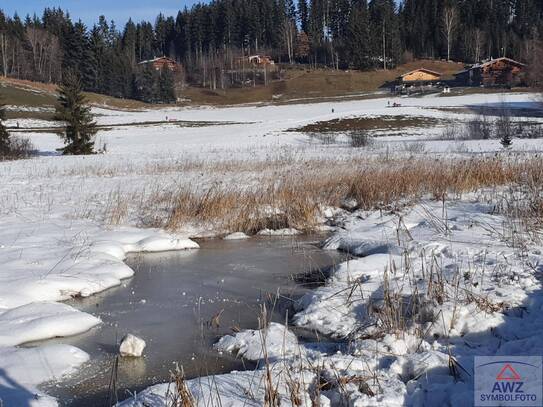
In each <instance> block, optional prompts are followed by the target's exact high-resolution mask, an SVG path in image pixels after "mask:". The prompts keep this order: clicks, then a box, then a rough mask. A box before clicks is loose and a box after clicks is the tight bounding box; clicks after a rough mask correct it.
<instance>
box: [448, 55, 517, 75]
mask: <svg viewBox="0 0 543 407" xmlns="http://www.w3.org/2000/svg"><path fill="white" fill-rule="evenodd" d="M499 61H507V62H509V63H511V64H513V65H518V66H526V64H523V63H522V62H518V61H515V60H514V59H511V58H507V57H501V58H493V59H491V60H489V61H485V62H481V63H478V64H473V65H472V66H471V67H470V68H467V69H464V70H463V71H460V72H457V73H455V74H454V76H458V75H462V74H463V73H467V72H469V71H471V70H473V69H478V68H484V67H486V66H490V65H492V64H495V63H496V62H499Z"/></svg>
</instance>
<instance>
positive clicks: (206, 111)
mask: <svg viewBox="0 0 543 407" xmlns="http://www.w3.org/2000/svg"><path fill="white" fill-rule="evenodd" d="M387 101H388V99H373V100H363V101H347V102H333V103H332V102H329V103H316V104H301V105H284V106H261V107H255V106H241V107H230V108H186V109H162V110H150V111H142V112H116V111H111V110H105V109H95V110H96V113H97V114H98V116H97V121H98V123H99V124H103V125H111V126H112V127H111V128H110V129H107V130H105V131H101V132H100V133H99V134H98V136H97V146H98V147H102V146H106V151H107V153H106V154H100V155H95V156H90V157H89V156H87V157H62V156H58V155H57V154H56V149H57V148H58V147H61V143H60V140H59V138H58V137H57V136H55V135H54V134H47V133H28V134H27V135H28V136H29V137H30V138H31V140H32V142H33V143H34V145H35V146H36V147H37V149H38V150H39V155H40V156H39V157H36V158H33V159H30V160H22V161H15V162H0V175H1V177H0V179H1V181H2V182H1V183H0V215H1V218H0V264H1V266H0V281H1V283H0V399H1V400H3V402H4V405H5V406H11V405H14V406H19V405H29V406H30V405H31V406H48V405H56V401H55V400H53V399H52V398H50V397H48V396H46V395H44V394H41V392H40V391H39V390H38V389H37V386H38V385H39V384H40V383H42V382H44V381H48V380H54V379H59V378H61V376H62V375H64V374H69V373H70V372H72V371H73V370H74V369H77V367H78V366H80V365H81V364H82V363H84V362H85V361H86V360H87V358H88V356H87V355H86V354H85V352H83V351H81V350H79V349H76V348H73V347H70V346H64V345H55V346H47V347H45V346H44V347H39V348H21V347H17V346H18V345H21V344H23V343H26V342H29V341H36V340H41V339H47V338H52V337H62V336H67V335H73V334H77V333H81V332H84V331H86V330H88V329H90V328H91V327H92V326H95V325H96V324H99V323H100V321H99V320H98V319H97V318H95V317H93V316H92V315H88V314H85V313H82V312H79V311H77V310H74V309H72V308H71V307H69V306H67V305H64V304H62V303H59V302H58V301H62V300H65V299H68V298H70V297H73V296H89V295H92V294H93V293H97V292H99V291H102V290H105V289H107V288H110V287H113V286H115V285H118V284H120V280H121V279H123V278H127V277H130V276H131V275H132V274H133V271H132V270H131V269H130V268H129V267H128V266H126V265H125V264H124V263H123V259H124V257H125V255H126V253H128V252H134V251H163V250H180V249H197V247H198V245H197V244H196V243H195V242H194V241H192V240H190V238H191V237H197V236H201V235H203V234H210V233H211V234H212V233H213V231H212V230H203V229H201V228H199V227H198V225H187V227H186V228H184V229H182V230H179V231H176V232H175V233H173V232H166V231H163V230H158V229H152V228H145V229H143V228H141V222H140V219H138V217H137V216H136V215H135V214H134V213H135V212H134V211H135V210H133V209H130V208H126V209H125V211H126V212H128V215H127V216H124V217H122V221H121V222H120V224H112V223H118V222H112V220H111V219H108V218H107V217H105V216H102V215H103V213H110V212H111V211H108V209H110V208H108V206H111V205H112V202H115V198H114V197H116V196H121V195H123V196H128V195H130V194H133V196H135V197H140V196H142V194H145V193H147V192H149V191H157V190H165V189H168V188H174V187H176V186H179V185H201V184H213V183H216V182H232V183H236V184H241V185H243V184H244V183H251V182H254V181H255V180H258V174H257V173H256V172H257V171H258V170H254V171H251V170H250V168H251V166H250V165H247V163H249V164H250V163H255V168H258V165H257V164H258V163H261V162H266V161H268V160H277V159H278V158H279V160H278V162H281V159H282V158H284V157H288V158H289V160H292V161H297V162H301V163H303V162H304V160H309V159H314V160H318V159H323V160H328V162H329V161H330V160H332V161H333V160H336V159H337V160H339V159H344V158H349V159H352V158H364V157H369V156H378V155H382V154H398V155H405V156H406V158H407V157H409V156H413V155H415V156H426V155H429V154H430V155H431V156H432V157H437V156H449V155H462V156H464V155H467V156H474V155H477V154H494V153H495V152H497V151H499V150H500V149H501V146H500V145H499V143H498V141H496V140H483V141H479V140H470V141H464V142H462V143H458V142H452V141H438V140H435V138H436V136H438V135H439V134H441V132H442V131H443V128H442V127H443V126H437V127H435V128H427V129H420V128H419V129H405V134H404V135H403V136H402V137H400V136H397V135H394V136H390V137H387V136H382V137H380V138H379V139H378V143H376V145H374V146H372V147H371V148H370V149H353V148H351V147H350V146H348V145H347V144H345V143H340V142H339V143H335V144H332V145H323V144H321V143H319V142H316V141H315V140H314V139H311V138H310V137H308V136H306V135H304V134H301V133H296V132H286V131H285V130H287V129H291V128H297V127H299V126H302V125H305V124H309V123H313V122H316V121H323V120H331V119H334V118H343V117H351V116H372V117H375V116H377V117H378V116H384V115H387V116H391V115H393V116H394V115H399V116H416V117H432V118H437V119H440V120H443V121H457V122H462V121H465V120H467V119H469V118H470V117H472V116H471V115H469V114H466V113H462V114H458V113H453V112H450V111H443V110H435V108H436V107H463V106H468V105H469V106H472V105H475V106H484V105H487V106H488V105H490V106H501V105H502V104H504V103H505V104H507V105H508V106H509V107H510V108H512V109H514V108H524V107H533V106H534V105H535V101H534V96H533V94H520V93H515V94H506V95H497V94H481V95H469V96H462V97H438V96H431V97H425V98H409V99H404V98H402V99H401V100H398V101H400V102H401V103H402V107H399V108H394V109H391V108H390V109H389V108H386V105H387ZM390 101H391V102H393V101H394V100H393V99H390ZM167 120H177V121H194V122H213V124H212V125H202V124H201V123H199V124H198V125H195V126H186V125H179V124H177V123H166V124H161V125H153V126H150V125H146V124H144V123H147V122H156V121H167ZM526 120H528V119H526ZM529 120H530V121H541V119H535V118H530V119H529ZM217 122H224V123H225V124H222V125H221V124H217ZM127 123H131V124H133V125H132V126H115V125H119V124H127ZM138 123H139V124H138ZM10 124H13V123H10ZM42 124H43V123H41V124H40V126H41V125H42ZM19 125H20V127H22V128H25V127H28V128H31V127H35V125H36V122H35V121H33V120H19ZM43 125H44V126H45V124H43ZM36 127H38V126H36ZM412 143H422V145H423V147H420V145H419V144H416V145H415V146H413V144H412ZM459 144H461V146H459ZM414 147H416V148H414ZM513 151H515V152H518V153H519V156H522V155H523V154H537V153H540V152H541V151H543V145H542V144H541V141H540V140H537V139H532V140H515V141H514V144H513ZM230 162H243V163H245V164H244V166H243V168H244V170H243V171H242V172H240V173H239V174H232V173H231V172H228V171H226V170H225V169H224V168H225V167H226V166H227V164H228V163H230ZM221 163H222V164H223V166H221V165H220V164H221ZM214 164H217V166H216V167H214V170H213V173H212V174H209V173H206V172H205V170H206V168H210V167H213V165H214ZM491 195H492V194H485V193H484V192H478V193H473V194H470V195H466V196H463V197H462V199H460V200H457V201H453V202H450V203H449V202H448V203H447V204H446V205H445V206H446V207H445V208H444V207H443V203H441V202H439V203H437V202H431V201H428V202H424V203H421V204H420V205H418V206H416V207H414V208H409V209H405V213H402V214H381V213H379V212H376V213H354V214H343V215H342V216H344V217H345V218H344V219H343V221H344V222H345V227H344V228H342V229H338V230H337V231H335V232H334V234H333V236H332V237H331V238H330V240H329V241H328V243H327V247H328V248H330V249H337V248H341V249H349V250H351V251H353V252H354V253H356V254H357V255H359V256H365V257H363V258H360V259H356V260H352V261H350V262H348V263H345V264H343V265H342V266H341V267H340V268H339V269H338V270H337V271H336V272H335V273H334V275H333V276H331V278H330V280H329V281H328V282H327V284H326V285H325V286H324V287H322V288H320V289H318V290H316V291H315V292H314V293H313V294H312V295H310V296H307V297H306V298H304V300H303V302H302V303H301V304H300V308H299V313H298V314H297V315H296V317H295V323H296V324H297V325H299V326H303V327H307V328H310V329H312V330H315V331H317V332H320V333H321V334H325V335H332V336H335V337H340V338H343V339H345V338H348V341H346V343H347V342H348V343H349V346H348V347H346V348H345V349H342V350H341V352H338V353H335V354H329V353H328V352H327V349H328V350H329V347H327V345H326V343H322V344H313V345H307V346H306V345H302V344H299V343H298V341H297V339H296V337H295V336H294V335H292V334H291V333H289V331H288V330H286V329H285V328H284V327H282V326H277V325H273V326H272V327H271V329H269V330H268V331H267V333H258V332H248V333H247V332H243V333H240V334H238V335H236V336H235V337H231V338H227V339H225V340H223V341H221V343H219V345H218V347H219V348H220V349H221V350H222V351H235V352H238V353H240V354H241V355H245V357H247V358H249V359H261V358H262V354H261V350H262V344H263V342H267V344H268V345H270V349H269V350H268V352H267V354H268V358H269V360H270V361H271V365H269V366H268V367H269V369H270V371H271V373H270V375H271V377H272V378H271V379H270V380H272V381H273V382H274V383H279V386H278V391H279V397H281V398H282V403H281V405H290V404H293V405H311V402H310V400H311V398H315V397H318V398H319V399H320V400H321V403H322V404H321V405H327V404H329V403H331V404H332V405H338V404H337V403H339V402H340V401H341V400H348V404H349V405H360V406H362V405H403V404H404V403H407V404H408V405H447V403H448V404H449V405H459V404H460V403H461V402H462V403H465V404H466V403H467V404H469V403H470V400H471V397H472V396H471V393H470V386H471V378H470V377H469V376H467V375H465V374H464V373H463V372H464V369H465V370H466V371H467V372H469V371H470V369H471V368H472V359H471V357H472V356H473V355H493V354H514V355H520V354H541V343H540V342H539V341H538V339H537V338H538V337H539V335H540V334H541V332H540V331H541V329H542V328H543V324H542V321H543V320H541V321H540V320H538V318H537V314H538V313H539V311H540V309H541V307H542V305H541V303H540V301H539V300H538V297H537V291H538V290H539V289H540V286H539V282H538V277H539V276H538V274H539V273H540V270H539V262H540V257H541V253H540V251H539V249H538V248H537V244H536V242H533V241H531V240H530V239H529V238H526V239H525V241H524V244H523V245H522V250H521V248H519V247H517V246H514V247H511V245H510V244H509V242H508V240H507V239H505V237H504V236H507V235H508V234H507V233H506V232H507V231H506V230H505V229H506V228H507V227H509V224H508V222H509V220H508V218H507V217H506V216H505V215H504V214H496V213H493V212H492V204H491V203H490V202H491V199H494V198H495V196H494V195H492V196H491ZM112 197H113V198H112ZM444 214H446V215H444ZM400 215H401V216H400ZM230 232H238V231H237V230H231V231H230ZM270 233H271V232H270ZM385 270H387V271H386V272H385ZM429 273H430V274H429ZM429 276H430V277H429ZM432 276H434V277H432ZM433 278H434V279H437V280H434V279H433ZM436 281H438V282H439V284H438V283H436ZM436 286H438V288H436ZM436 290H438V291H439V292H437V293H436ZM415 293H417V295H418V293H425V294H426V293H428V298H429V299H428V298H427V300H428V301H427V302H424V303H419V302H418V301H415V302H416V303H417V306H420V307H421V309H422V308H424V312H423V313H422V312H421V315H422V314H424V315H427V316H428V320H427V321H418V322H419V327H420V329H421V330H422V331H421V332H419V331H416V332H415V331H413V329H412V328H410V326H408V325H409V324H408V323H407V322H408V321H403V322H402V321H399V322H398V321H396V323H397V324H399V325H394V324H392V322H391V321H389V320H387V319H386V318H385V317H384V316H383V314H382V313H381V314H380V313H379V311H378V310H379V309H380V308H381V306H382V305H383V304H384V303H386V299H387V298H394V299H396V300H398V299H399V298H403V299H409V298H411V300H412V299H413V298H414V297H415ZM436 296H439V298H440V299H439V300H438V299H436V298H437V297H436ZM409 304H411V306H412V305H413V301H411V303H408V304H405V306H410V305H409ZM385 308H386V307H385ZM521 310H525V311H521ZM400 313H401V312H400ZM430 315H433V316H436V318H431V317H430ZM437 316H439V317H437ZM388 317H389V318H391V317H392V316H391V315H389V316H388ZM400 319H402V318H400ZM391 324H392V325H391ZM389 325H390V326H389ZM385 328H387V329H385ZM268 337H269V338H268ZM262 338H267V339H268V340H266V341H263V340H262ZM449 355H453V356H454V360H455V362H454V363H458V365H459V366H461V368H459V369H458V370H459V371H460V373H459V374H458V375H457V377H453V376H451V375H450V374H449V368H448V366H449V364H450V363H451V362H450V360H451V357H452V356H449ZM454 363H453V364H454ZM319 366H320V367H319ZM315 367H319V368H318V369H315ZM266 371H267V370H266V367H264V368H263V369H262V370H258V371H256V372H243V373H232V374H229V375H223V376H218V377H214V378H202V379H195V380H191V381H189V382H188V384H187V385H188V387H189V388H190V390H191V392H192V394H193V395H194V397H195V398H197V399H198V402H199V405H222V406H228V405H231V406H235V405H241V404H242V403H245V405H262V400H263V399H264V396H265V390H266V386H265V383H266V380H265V378H266ZM323 380H324V381H325V382H327V383H328V384H327V385H326V386H323V387H322V388H321V387H319V386H316V385H315V384H316V383H317V382H318V381H321V382H322V381H323ZM288 383H297V387H296V389H294V390H293V389H292V388H291V387H292V386H290V387H289V385H288ZM170 387H171V386H170ZM168 388H169V387H168V385H162V386H157V387H154V388H151V389H149V390H148V391H147V392H145V393H142V394H141V395H140V396H139V397H138V398H137V399H136V400H135V401H130V402H128V403H127V405H134V406H135V405H138V406H143V405H164V403H165V398H166V397H167V393H168ZM317 389H318V393H319V394H316V393H315V392H316V391H317ZM170 392H171V388H170ZM294 393H295V394H294ZM293 394H294V396H296V397H298V396H299V397H300V399H301V400H303V401H302V404H296V402H293V400H294V399H293V397H294V396H293ZM219 399H220V400H219ZM144 402H145V403H147V404H144Z"/></svg>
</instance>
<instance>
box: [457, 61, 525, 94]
mask: <svg viewBox="0 0 543 407" xmlns="http://www.w3.org/2000/svg"><path fill="white" fill-rule="evenodd" d="M525 70H526V65H525V64H523V63H521V62H518V61H515V60H513V59H510V58H506V57H502V58H497V59H491V60H490V61H487V62H483V63H480V64H475V65H473V66H471V67H469V68H467V69H465V70H463V71H461V72H458V73H457V74H455V77H456V82H457V84H459V85H463V86H488V87H491V86H515V85H518V84H520V82H521V81H522V79H521V74H522V73H523V72H524V71H525Z"/></svg>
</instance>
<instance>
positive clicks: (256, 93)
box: [0, 60, 463, 118]
mask: <svg viewBox="0 0 543 407" xmlns="http://www.w3.org/2000/svg"><path fill="white" fill-rule="evenodd" d="M462 67H463V65H462V64H461V63H456V62H445V61H433V60H417V61H413V62H410V63H407V64H404V65H401V66H399V67H397V68H396V69H391V70H387V71H384V70H376V71H369V72H361V71H354V70H349V71H336V70H331V69H326V70H325V69H317V70H307V69H287V70H286V71H285V72H284V79H282V80H279V81H275V82H272V83H271V84H269V85H268V86H255V87H247V88H236V89H227V90H210V89H205V88H201V87H193V86H189V87H187V88H186V89H185V91H184V93H183V96H184V98H185V99H186V102H184V104H188V105H235V104H244V103H262V102H267V103H269V102H274V103H288V102H289V101H293V100H295V101H301V100H304V101H307V102H310V101H316V100H319V99H321V100H322V99H327V98H344V97H350V98H363V97H371V96H372V95H373V94H374V93H375V92H378V91H382V92H386V91H387V89H388V87H387V85H386V84H387V83H389V82H392V81H394V80H395V79H396V78H397V77H398V76H399V75H401V74H403V73H406V72H408V71H411V70H413V69H417V68H427V69H431V70H434V71H438V72H441V73H442V74H443V77H444V79H451V78H452V77H453V74H454V73H456V72H458V71H460V70H461V69H462ZM0 91H1V93H2V96H3V98H4V102H5V103H7V104H9V105H16V106H27V107H40V108H43V107H47V106H49V107H52V106H54V103H55V92H56V86H55V85H50V84H42V83H36V82H30V81H21V80H16V79H5V78H0ZM87 97H88V98H89V100H90V102H91V103H92V104H93V105H96V106H101V107H110V108H114V109H139V108H144V107H147V108H149V107H153V106H155V107H156V105H147V104H145V103H142V102H139V101H135V100H129V99H118V98H113V97H110V96H105V95H99V94H95V93H87ZM28 114H29V113H28V112H10V118H15V117H25V115H28ZM39 115H40V116H42V117H41V118H46V116H47V115H50V113H47V112H41V113H39ZM32 116H33V117H36V113H35V112H33V113H32Z"/></svg>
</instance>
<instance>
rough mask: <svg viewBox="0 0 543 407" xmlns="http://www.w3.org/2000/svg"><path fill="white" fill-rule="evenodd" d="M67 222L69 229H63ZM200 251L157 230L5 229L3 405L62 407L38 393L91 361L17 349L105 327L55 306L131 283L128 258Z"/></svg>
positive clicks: (55, 350)
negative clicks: (46, 384)
mask: <svg viewBox="0 0 543 407" xmlns="http://www.w3.org/2000/svg"><path fill="white" fill-rule="evenodd" d="M61 222H62V223H65V224H62V225H59V223H61ZM59 226H60V227H59ZM40 229H41V230H40ZM38 230H40V232H41V231H43V233H37V231H38ZM15 233H16V234H17V235H16V236H13V235H14V234H15ZM82 236H84V238H82ZM197 248H199V245H198V244H197V243H196V242H194V241H192V240H190V239H188V238H187V237H185V236H176V235H172V234H168V233H166V232H164V231H161V230H158V229H145V230H142V229H136V228H117V229H116V230H113V231H105V230H103V229H101V228H100V227H97V226H96V225H92V224H90V223H87V222H80V223H76V222H69V221H67V220H65V221H57V222H55V223H53V222H51V223H45V222H44V223H42V224H36V223H34V222H28V223H24V224H21V223H19V224H18V228H17V229H14V228H11V227H10V224H9V222H6V223H4V224H3V225H1V226H0V257H1V258H2V259H3V267H2V270H0V278H1V281H2V284H0V388H1V392H0V399H1V400H2V402H3V403H4V405H6V406H11V405H29V406H33V407H34V406H40V407H42V406H55V405H57V403H56V401H55V400H54V399H53V398H51V397H49V396H46V395H42V394H40V392H39V391H38V390H37V389H36V386H37V385H38V384H40V383H43V382H45V381H50V380H55V379H58V378H59V377H60V376H62V375H63V374H66V373H70V372H72V371H73V370H74V369H75V368H77V367H79V366H80V365H81V364H82V363H84V362H85V361H87V360H88V358H89V356H88V355H87V353H85V352H84V351H82V350H79V349H77V348H74V347H72V346H65V345H55V346H40V347H37V348H30V349H29V348H16V347H14V346H17V345H20V344H22V343H26V342H30V341H40V340H44V339H49V338H53V337H63V336H70V335H76V334H79V333H82V332H85V331H87V330H89V329H90V328H92V327H94V326H96V325H98V324H100V322H101V321H100V319H98V318H96V317H94V316H92V315H90V314H87V313H84V312H81V311H78V310H76V309H75V308H73V307H71V306H69V305H67V304H62V303H58V302H56V301H63V300H67V299H69V298H71V297H77V296H82V297H86V296H89V295H92V294H95V293H97V292H100V291H103V290H105V289H108V288H110V287H113V286H116V285H119V284H120V283H121V279H124V278H128V277H131V276H132V275H133V274H134V271H133V270H132V269H131V268H130V267H128V266H127V265H126V264H125V263H124V262H123V261H124V259H125V257H126V255H127V253H129V252H160V251H169V250H185V249H197ZM21 253H22V254H23V256H22V255H21Z"/></svg>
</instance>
